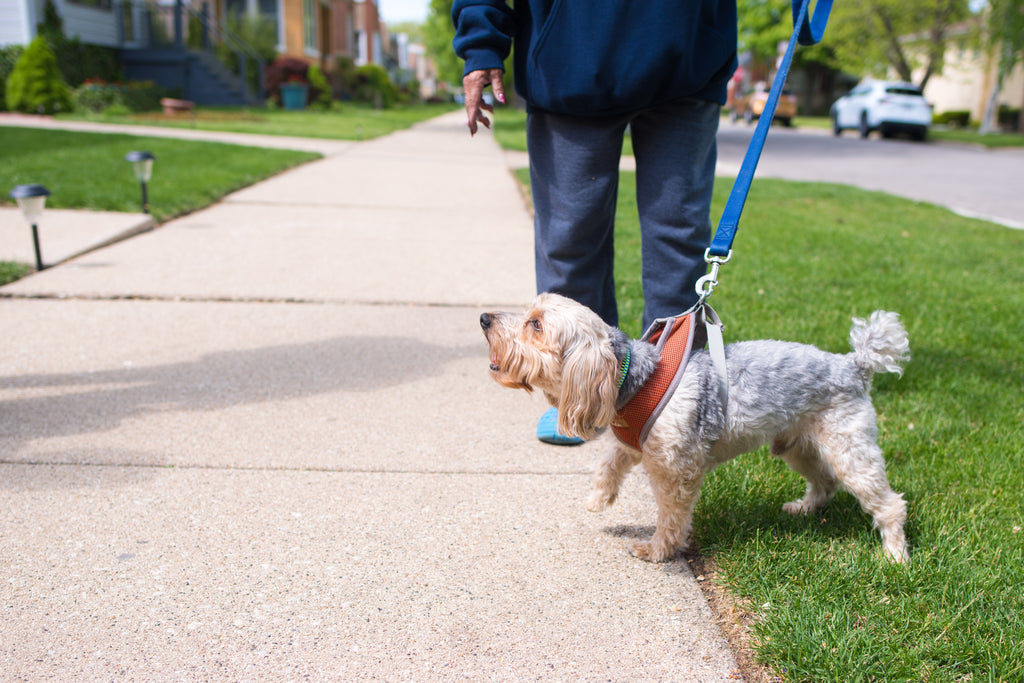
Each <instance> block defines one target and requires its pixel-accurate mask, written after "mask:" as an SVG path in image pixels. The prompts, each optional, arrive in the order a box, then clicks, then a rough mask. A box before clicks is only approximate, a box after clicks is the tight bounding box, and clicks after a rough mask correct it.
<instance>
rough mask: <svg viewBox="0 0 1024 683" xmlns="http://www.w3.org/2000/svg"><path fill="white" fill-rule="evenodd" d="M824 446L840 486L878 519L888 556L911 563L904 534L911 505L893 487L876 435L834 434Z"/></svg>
mask: <svg viewBox="0 0 1024 683" xmlns="http://www.w3.org/2000/svg"><path fill="white" fill-rule="evenodd" d="M871 417H872V418H873V417H874V414H873V413H872V415H871ZM872 424H873V420H872ZM821 447H822V456H823V457H824V458H826V459H828V460H829V462H831V464H832V469H833V471H834V472H835V474H836V477H837V478H838V479H839V481H840V483H841V484H842V485H843V487H844V488H846V490H848V491H849V492H850V493H852V494H853V495H854V497H855V498H856V499H857V501H858V502H859V503H860V504H861V507H863V508H864V510H865V511H866V512H867V513H868V514H869V515H871V517H872V518H873V519H874V522H875V526H876V527H878V530H879V531H880V532H881V534H882V548H883V549H884V550H885V553H886V554H887V555H888V556H889V557H890V558H892V559H893V560H895V561H896V562H906V561H908V560H909V559H910V553H909V551H908V550H907V540H906V535H905V534H904V531H903V525H904V523H905V522H906V520H907V504H906V502H905V501H904V500H903V496H902V495H901V494H899V493H896V492H895V491H893V490H892V487H890V486H889V479H888V478H887V477H886V475H885V458H884V457H883V456H882V450H881V449H880V448H879V447H878V445H877V444H876V443H875V440H874V434H873V433H872V434H870V435H869V434H866V433H865V432H858V433H845V434H844V433H833V434H831V435H829V436H828V437H827V438H826V439H825V440H824V441H823V443H822V446H821Z"/></svg>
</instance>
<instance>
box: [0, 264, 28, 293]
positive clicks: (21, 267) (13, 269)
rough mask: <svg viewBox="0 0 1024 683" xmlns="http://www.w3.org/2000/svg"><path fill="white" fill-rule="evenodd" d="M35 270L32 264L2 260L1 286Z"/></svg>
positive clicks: (0, 269) (0, 270)
mask: <svg viewBox="0 0 1024 683" xmlns="http://www.w3.org/2000/svg"><path fill="white" fill-rule="evenodd" d="M33 270H34V269H33V268H32V266H30V265H28V264H25V263H15V262H13V261H0V287H2V286H3V285H6V284H7V283H8V282H14V281H15V280H19V279H21V278H23V277H25V276H26V275H28V274H29V273H31V272H32V271H33Z"/></svg>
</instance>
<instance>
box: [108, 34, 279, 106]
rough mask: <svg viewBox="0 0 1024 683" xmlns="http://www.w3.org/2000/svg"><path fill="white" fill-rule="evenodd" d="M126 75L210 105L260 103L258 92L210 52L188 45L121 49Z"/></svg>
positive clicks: (261, 103) (261, 100) (198, 102)
mask: <svg viewBox="0 0 1024 683" xmlns="http://www.w3.org/2000/svg"><path fill="white" fill-rule="evenodd" d="M120 57H121V63H122V64H123V65H124V71H125V77H126V78H128V79H131V80H137V81H153V82H154V83H158V84H160V85H161V86H163V87H165V88H167V89H169V90H171V91H173V92H174V93H175V94H176V95H178V96H180V97H181V98H182V99H186V100H191V101H192V102H195V103H196V104H202V105H207V106H260V105H263V104H264V103H265V102H264V101H263V99H262V98H261V97H260V96H259V94H258V93H255V92H252V91H251V90H250V89H249V88H246V87H245V83H244V82H243V80H242V78H241V77H239V76H238V75H237V74H233V73H231V72H230V71H228V69H227V68H226V67H225V66H224V65H223V64H221V63H220V61H219V60H218V59H217V58H216V57H214V56H213V55H212V54H211V53H209V52H204V51H201V50H189V49H185V48H174V47H167V48H147V49H138V50H121V53H120Z"/></svg>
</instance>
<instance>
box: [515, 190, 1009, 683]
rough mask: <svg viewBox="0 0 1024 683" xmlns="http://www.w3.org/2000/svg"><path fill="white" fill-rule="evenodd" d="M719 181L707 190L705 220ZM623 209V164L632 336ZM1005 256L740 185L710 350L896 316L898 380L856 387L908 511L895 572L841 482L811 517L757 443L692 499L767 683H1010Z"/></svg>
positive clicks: (624, 299)
mask: <svg viewBox="0 0 1024 683" xmlns="http://www.w3.org/2000/svg"><path fill="white" fill-rule="evenodd" d="M520 178H521V179H523V180H524V181H525V180H527V179H526V178H524V176H523V174H521V175H520ZM730 185H731V182H730V181H728V180H720V181H719V183H718V186H717V188H716V192H715V201H714V208H713V215H714V218H713V222H715V223H717V216H718V215H719V214H720V212H721V210H722V207H723V205H724V202H725V199H726V197H727V196H728V191H729V189H730ZM634 203H635V195H634V190H633V178H632V174H629V173H624V174H623V179H622V182H621V183H620V195H619V206H620V209H619V216H618V224H617V227H616V240H617V256H616V264H615V268H616V279H617V282H618V295H619V307H620V312H621V316H622V319H623V321H624V324H623V327H624V329H626V330H627V332H629V333H630V334H632V335H636V334H638V333H639V332H640V329H639V327H640V322H639V319H640V314H641V310H642V294H641V291H640V270H639V239H640V238H639V225H638V219H637V218H636V213H635V209H634V208H633V206H634ZM1022 252H1024V233H1022V232H1018V231H1013V230H1009V229H1006V228H1001V227H998V226H994V225H992V224H989V223H985V222H982V221H978V220H971V219H966V218H962V217H959V216H956V215H954V214H952V213H950V212H949V211H946V210H944V209H940V208H937V207H934V206H931V205H927V204H923V203H916V202H911V201H907V200H902V199H898V198H895V197H892V196H889V195H885V194H881V193H872V192H866V191H862V190H858V189H854V188H849V187H844V186H838V185H828V184H811V183H790V182H783V181H774V180H767V179H761V180H757V181H755V182H754V185H753V188H752V191H751V194H750V199H749V201H748V203H747V207H746V210H745V212H744V215H743V220H742V223H741V229H740V230H739V232H738V234H737V238H736V243H735V254H734V257H733V260H732V261H731V262H730V263H729V264H727V265H725V266H723V268H722V271H721V273H720V276H719V281H720V285H719V287H718V289H716V290H715V293H714V295H713V296H712V298H711V303H712V304H713V305H714V306H715V308H716V310H717V311H718V312H719V314H720V315H721V316H722V319H723V320H724V321H725V323H726V326H727V327H726V339H727V341H736V340H742V339H761V338H778V339H787V340H794V341H802V342H808V343H813V344H817V345H818V346H821V347H823V348H825V349H829V350H832V351H836V352H843V351H846V350H848V348H849V343H848V341H847V336H848V334H849V329H850V318H851V316H861V317H863V316H865V315H867V314H869V313H870V312H871V311H872V310H874V309H877V308H884V309H888V310H894V311H898V312H899V313H900V314H901V315H902V319H903V322H904V324H905V325H906V327H907V329H908V331H909V333H910V339H911V349H912V354H913V359H912V360H911V361H910V363H909V364H908V366H907V369H906V374H905V375H904V376H903V378H902V379H899V378H897V377H896V376H894V375H885V376H879V377H877V378H876V379H875V387H874V391H873V396H874V401H875V406H876V408H877V410H878V414H879V431H880V435H879V439H880V445H881V446H882V449H883V450H884V451H885V453H886V459H887V462H888V470H889V475H890V479H891V483H892V485H893V487H894V488H895V489H896V490H897V491H900V492H903V493H904V494H905V497H906V499H907V501H908V504H909V521H908V524H907V533H908V538H909V542H910V545H911V553H912V562H911V564H910V566H909V567H900V566H894V565H892V564H890V563H889V562H887V561H886V560H884V559H883V557H882V554H881V544H880V540H879V537H878V534H877V532H876V531H874V530H872V528H871V520H870V518H869V517H868V516H867V515H865V514H864V513H863V512H862V511H861V510H860V508H859V506H858V504H857V502H856V501H855V500H854V499H853V498H852V497H851V496H850V495H848V494H846V493H840V494H839V495H837V496H836V498H835V499H834V500H833V501H832V503H831V504H830V505H829V507H828V508H827V509H826V510H825V511H824V512H823V513H822V514H821V516H820V517H818V516H814V517H810V518H807V517H804V518H793V517H791V516H789V515H787V514H785V513H783V512H782V504H783V503H784V502H785V501H788V500H794V499H796V498H798V497H799V496H800V495H802V493H803V484H802V480H801V479H800V478H799V476H798V475H796V474H795V473H793V472H791V471H789V470H788V469H787V467H786V466H785V464H784V463H782V462H781V461H779V460H777V459H774V458H772V457H770V456H769V455H767V452H766V451H765V450H764V449H762V450H761V451H758V452H757V453H756V454H754V455H747V456H743V457H741V458H739V459H737V460H736V461H733V462H732V463H729V464H728V465H725V466H723V467H722V468H720V469H719V470H717V471H716V472H714V473H713V474H712V475H711V476H710V477H709V478H708V481H707V483H706V484H705V486H704V488H703V490H702V493H701V499H700V502H699V503H698V506H697V510H696V515H695V520H694V528H695V531H694V535H695V542H696V544H697V546H698V547H699V548H700V549H701V552H702V554H704V555H705V556H707V557H709V558H711V559H713V561H714V562H715V564H716V565H717V567H718V570H719V575H718V576H719V580H720V581H722V582H723V583H724V585H725V586H726V587H727V588H728V590H729V591H730V592H731V593H732V594H733V596H734V598H735V599H736V600H737V601H738V602H740V603H741V604H743V605H745V606H746V608H747V609H748V610H750V611H751V612H753V613H754V614H755V615H756V618H755V622H754V627H753V628H754V636H755V642H756V645H755V647H756V650H757V654H758V658H759V659H760V660H761V661H762V662H764V663H766V664H768V665H770V666H771V667H772V668H773V669H774V670H775V671H776V672H778V673H779V674H780V675H781V676H782V678H783V679H784V680H787V681H925V680H927V681H950V682H953V681H990V680H991V681H1014V680H1022V679H1024V617H1022V614H1024V531H1022V530H1021V528H1022V527H1024V512H1022V508H1021V503H1020V501H1021V493H1020V492H1021V491H1022V490H1024V432H1022V430H1021V427H1020V426H1021V424H1024V357H1022V356H1021V353H1020V343H1021V342H1020V340H1021V339H1024V319H1022V317H1021V315H1020V311H1021V310H1024V271H1022V270H1021V268H1020V264H1019V259H1020V254H1021V253H1022ZM666 276H667V277H668V276H670V275H669V274H666ZM634 485H641V484H640V483H639V482H636V483H634Z"/></svg>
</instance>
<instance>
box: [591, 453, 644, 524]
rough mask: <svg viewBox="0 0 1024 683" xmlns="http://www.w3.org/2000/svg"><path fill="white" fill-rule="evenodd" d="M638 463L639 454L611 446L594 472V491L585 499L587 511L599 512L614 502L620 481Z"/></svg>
mask: <svg viewBox="0 0 1024 683" xmlns="http://www.w3.org/2000/svg"><path fill="white" fill-rule="evenodd" d="M639 461H640V452H639V451H634V450H633V449H630V448H626V447H624V446H621V445H619V444H618V443H616V445H614V446H612V447H611V448H610V449H609V450H608V452H607V453H606V454H605V456H604V459H602V460H601V462H600V463H599V464H598V466H597V470H596V471H595V472H594V489H593V490H592V491H591V492H590V497H589V498H587V509H588V510H590V511H591V512H601V510H604V509H605V508H607V507H608V506H609V505H611V504H612V503H614V502H615V499H616V498H617V497H618V495H619V485H620V484H621V483H622V480H623V479H624V478H625V477H626V475H627V474H629V471H630V470H631V469H633V466H634V465H636V464H637V463H638V462H639Z"/></svg>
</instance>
